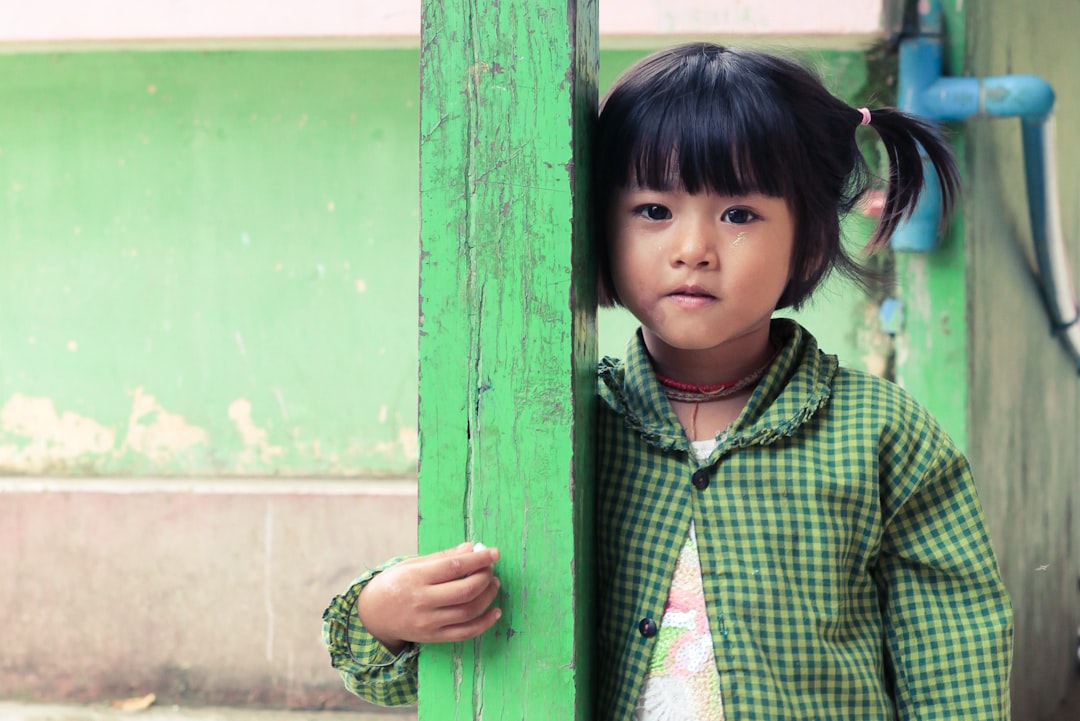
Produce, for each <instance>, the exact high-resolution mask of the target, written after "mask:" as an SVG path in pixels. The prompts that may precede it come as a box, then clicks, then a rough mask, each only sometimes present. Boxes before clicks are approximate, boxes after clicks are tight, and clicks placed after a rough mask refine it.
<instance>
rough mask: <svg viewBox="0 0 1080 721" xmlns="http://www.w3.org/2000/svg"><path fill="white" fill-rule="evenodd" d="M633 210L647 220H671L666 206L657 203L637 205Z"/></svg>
mask: <svg viewBox="0 0 1080 721" xmlns="http://www.w3.org/2000/svg"><path fill="white" fill-rule="evenodd" d="M634 212H635V213H636V214H637V215H640V216H643V217H645V218H648V219H649V220H671V211H670V210H668V208H667V206H664V205H659V204H657V203H649V204H648V205H642V206H639V207H638V208H636V209H635V210H634Z"/></svg>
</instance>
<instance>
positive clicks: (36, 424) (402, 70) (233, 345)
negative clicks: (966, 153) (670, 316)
mask: <svg viewBox="0 0 1080 721" xmlns="http://www.w3.org/2000/svg"><path fill="white" fill-rule="evenodd" d="M642 54H643V52H634V51H610V52H605V53H602V58H601V75H602V77H601V86H602V87H606V86H607V85H608V84H609V83H610V82H611V80H612V79H613V78H614V76H615V75H616V74H617V73H618V72H620V71H621V70H623V69H624V68H625V67H626V66H627V65H629V64H630V63H631V62H633V60H635V59H637V58H638V57H640V56H641V55H642ZM810 59H811V61H812V62H814V63H815V64H816V65H818V66H819V67H820V68H821V70H822V73H823V75H824V76H825V77H826V79H827V81H828V82H829V84H830V85H831V86H832V87H833V88H835V89H836V90H837V92H840V93H842V94H844V95H845V96H848V97H849V98H851V99H852V102H856V101H857V100H860V99H861V98H863V97H867V96H870V95H874V94H875V93H876V94H878V95H880V91H881V88H878V87H875V85H874V83H873V82H871V81H870V80H868V78H869V77H872V75H873V73H871V72H868V68H867V60H866V55H865V54H863V53H851V52H849V53H817V54H815V55H813V56H812V57H811V58H810ZM418 84H419V58H418V51H416V50H351V51H247V52H99V53H75V54H23V55H0V108H2V111H0V251H2V257H3V263H0V307H3V308H4V315H3V323H2V325H0V328H2V333H0V474H35V475H37V474H56V475H75V476H84V475H121V476H122V475H150V476H155V475H163V476H186V475H195V476H229V475H236V476H242V475H265V474H277V475H283V476H292V475H304V476H311V475H315V476H318V475H326V476H357V475H392V476H408V477H411V476H413V475H414V474H415V461H416V452H417V449H416V430H415V429H416V395H417V392H416V362H417V350H416V348H417V331H416V327H417V321H416V317H417V316H416V314H417V268H418V234H419V219H418V206H419V203H418V180H417V172H418V152H417V145H418V133H419V129H418V128H419V126H418V107H417V106H418V97H419V90H418ZM871 102H872V103H873V102H881V101H880V100H876V101H871ZM850 230H851V232H850V235H851V238H850V239H851V241H852V242H853V243H856V244H859V243H861V242H863V240H864V239H865V237H866V235H867V234H868V232H869V226H868V224H867V223H865V222H863V223H862V224H861V225H860V224H858V223H856V224H855V225H853V226H851V229H850ZM800 317H801V318H802V319H803V320H804V322H806V323H807V324H808V325H809V326H810V327H811V328H812V329H813V331H814V332H815V333H816V334H817V335H818V336H819V338H820V339H821V341H822V345H823V347H825V348H826V349H828V350H830V351H832V352H836V353H838V354H839V355H840V356H841V358H842V359H843V360H844V361H845V362H847V363H849V364H851V365H855V366H859V367H870V368H875V369H877V368H885V367H887V365H888V356H889V354H890V352H891V350H890V348H891V344H890V343H889V341H888V338H887V337H885V336H883V335H882V334H881V333H879V332H878V331H877V329H876V304H875V303H874V301H872V300H870V299H867V298H865V297H863V296H862V295H861V294H860V293H858V292H857V291H856V290H855V289H854V288H853V287H852V286H850V285H846V284H843V283H834V284H830V285H829V286H828V287H826V288H825V289H823V290H822V292H821V293H820V294H819V298H818V300H817V301H816V302H814V303H812V304H811V305H810V306H808V308H807V309H806V310H805V311H804V312H803V313H802V314H800ZM633 327H634V326H633V322H632V319H631V318H629V316H628V315H626V314H625V313H621V312H619V311H610V312H607V313H604V314H603V315H602V317H601V321H600V351H601V353H602V354H616V355H617V354H620V353H621V351H622V348H623V345H624V343H625V340H626V337H627V336H628V335H629V333H630V332H631V331H632V329H633Z"/></svg>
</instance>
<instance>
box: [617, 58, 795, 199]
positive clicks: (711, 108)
mask: <svg viewBox="0 0 1080 721" xmlns="http://www.w3.org/2000/svg"><path fill="white" fill-rule="evenodd" d="M724 61H725V58H724V57H723V56H714V57H711V58H710V57H693V56H691V57H689V58H687V59H686V61H685V62H684V63H682V64H681V65H679V66H677V67H675V68H674V69H670V70H669V72H668V73H667V75H668V77H662V78H660V77H657V78H653V79H652V82H650V92H647V93H643V92H631V93H630V95H632V96H633V103H631V104H628V105H627V106H626V107H624V108H622V109H621V110H622V111H623V112H619V109H618V108H606V110H605V113H607V114H608V116H609V117H619V116H622V117H621V118H620V120H619V121H617V122H616V123H614V126H613V127H609V128H607V129H606V130H607V131H608V132H607V133H603V134H602V135H601V138H602V141H601V142H602V143H603V144H605V145H609V147H608V148H606V150H607V152H605V153H603V157H606V158H607V159H608V160H609V161H610V160H613V159H615V158H620V159H622V160H623V162H622V163H613V164H610V165H608V166H607V167H606V168H604V170H606V171H608V172H609V173H610V175H609V177H608V178H607V181H608V182H610V183H611V184H612V186H613V187H621V188H626V187H631V186H636V187H639V188H642V189H651V190H661V191H666V190H675V189H680V188H681V189H685V190H686V191H687V192H689V193H699V192H703V191H710V192H713V193H717V194H720V195H734V196H740V195H748V194H751V193H761V194H763V195H768V196H772V197H782V198H791V197H792V196H793V195H794V183H793V182H792V181H791V174H790V171H791V168H792V163H793V161H794V162H796V163H798V160H796V154H801V153H800V151H799V149H798V148H797V147H791V145H792V143H791V142H790V139H791V138H795V137H797V136H798V132H797V129H796V128H794V126H793V123H792V118H791V116H792V112H791V108H790V107H787V103H786V102H784V100H783V94H782V93H780V92H778V89H777V88H776V87H775V86H773V85H772V84H771V83H770V82H768V80H765V79H762V78H756V77H753V76H752V75H749V74H747V73H737V74H733V73H730V72H728V68H727V63H726V62H724ZM608 100H609V101H610V102H611V103H614V104H616V105H621V104H622V103H620V102H618V101H619V99H618V98H616V97H611V98H608ZM609 104H610V103H609ZM612 110H614V111H615V112H614V113H609V112H608V111H612ZM605 135H606V137H605Z"/></svg>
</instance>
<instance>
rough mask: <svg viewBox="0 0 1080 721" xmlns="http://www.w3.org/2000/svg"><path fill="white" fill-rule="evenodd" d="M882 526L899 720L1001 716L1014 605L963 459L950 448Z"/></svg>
mask: <svg viewBox="0 0 1080 721" xmlns="http://www.w3.org/2000/svg"><path fill="white" fill-rule="evenodd" d="M918 465H921V466H922V467H921V468H918V469H909V470H913V471H915V470H917V471H921V472H917V473H914V474H913V475H915V476H916V477H917V478H918V481H917V482H916V485H915V486H914V489H913V490H912V492H911V493H910V495H908V496H907V498H906V499H905V500H904V501H903V503H902V505H900V506H899V507H898V508H897V509H896V510H895V513H893V514H892V516H891V518H886V519H885V524H886V525H885V528H884V535H883V538H882V546H881V555H880V557H879V579H878V582H879V585H880V586H881V591H882V593H883V612H884V619H885V642H886V649H887V651H888V655H889V658H890V660H891V663H892V672H893V675H894V678H893V681H894V684H895V695H896V702H897V718H898V719H900V721H906V720H908V719H916V718H917V719H980V721H982V720H986V721H994V720H997V721H1001V720H1004V719H1008V718H1009V714H1010V701H1009V676H1010V672H1011V665H1012V639H1013V622H1012V605H1011V603H1010V601H1009V597H1008V594H1007V592H1006V590H1005V585H1004V583H1003V582H1002V579H1001V574H1000V572H999V570H998V566H997V561H996V560H995V557H994V552H993V549H992V547H991V545H990V538H989V534H988V533H987V530H986V524H985V520H984V518H983V512H982V506H981V505H980V503H979V499H978V496H977V494H976V491H975V484H974V480H973V479H972V477H971V471H970V468H969V466H968V462H967V459H966V458H964V456H963V455H962V454H961V453H960V452H959V450H957V449H956V448H955V447H954V446H952V445H951V443H945V444H942V445H941V446H939V447H938V448H937V449H935V450H934V451H933V452H932V454H931V455H930V458H929V459H928V462H927V463H926V464H925V465H922V464H918Z"/></svg>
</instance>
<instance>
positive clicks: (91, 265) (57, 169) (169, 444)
mask: <svg viewBox="0 0 1080 721" xmlns="http://www.w3.org/2000/svg"><path fill="white" fill-rule="evenodd" d="M417 72H418V71H417V53H416V51H414V50H402V51H394V50H385V51H378V52H370V51H369V52H361V51H342V52H318V51H297V52H244V53H235V52H219V53H203V52H191V53H186V52H164V53H137V52H108V53H87V54H61V55H51V54H25V55H0V78H2V81H0V107H2V108H4V111H3V112H2V113H0V249H2V253H3V262H2V263H0V307H3V308H4V309H5V311H4V320H3V329H4V330H3V334H2V336H0V474H23V473H33V474H45V475H101V474H109V475H132V474H135V475H138V474H142V475H153V476H158V475H200V476H202V475H215V476H219V475H250V474H256V475H259V474H272V475H286V476H289V475H329V476H339V475H356V474H361V473H362V474H367V475H386V474H394V475H401V474H405V475H410V474H412V473H413V471H414V465H415V461H416V454H417V450H416V401H415V399H416V364H415V359H416V287H417V279H416V268H417V232H418V223H419V221H418V214H419V211H418V207H417V180H416V168H417V163H418V158H417V150H416V138H417V77H418V76H417Z"/></svg>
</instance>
